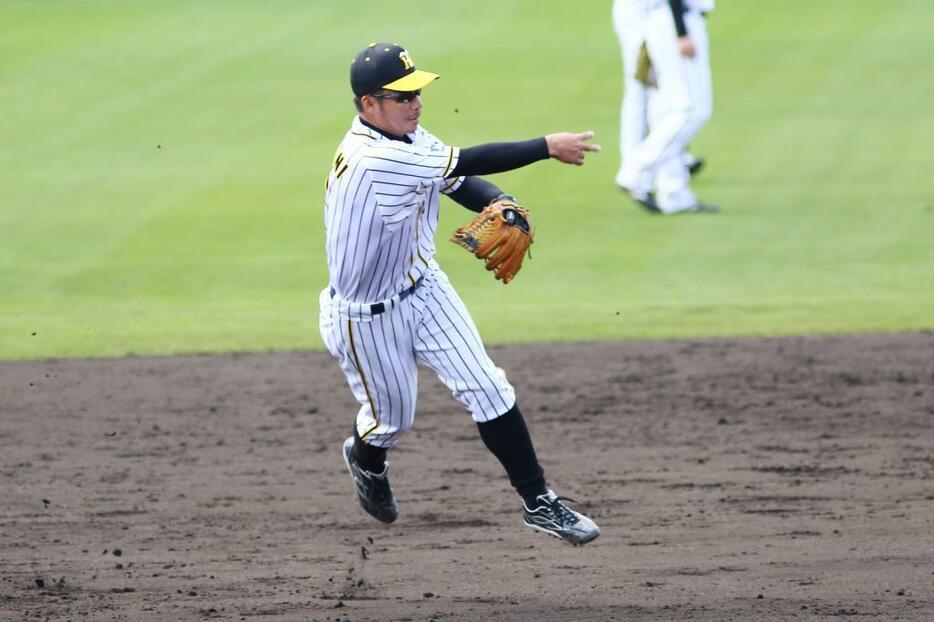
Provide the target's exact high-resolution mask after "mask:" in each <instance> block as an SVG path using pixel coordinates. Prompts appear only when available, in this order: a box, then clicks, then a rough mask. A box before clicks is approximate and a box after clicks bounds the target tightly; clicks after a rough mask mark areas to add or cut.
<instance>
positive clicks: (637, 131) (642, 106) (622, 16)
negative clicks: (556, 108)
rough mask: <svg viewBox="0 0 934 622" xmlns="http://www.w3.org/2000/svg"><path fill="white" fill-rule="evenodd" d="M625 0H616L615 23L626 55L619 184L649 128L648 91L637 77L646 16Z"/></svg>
mask: <svg viewBox="0 0 934 622" xmlns="http://www.w3.org/2000/svg"><path fill="white" fill-rule="evenodd" d="M625 8H626V3H625V2H616V3H614V4H613V27H614V29H615V30H616V35H617V37H618V38H619V45H620V50H621V52H622V57H623V89H624V90H623V103H622V105H621V106H620V113H619V151H620V169H619V172H617V175H616V181H617V185H619V182H620V179H622V177H621V175H622V171H623V169H622V166H623V164H622V163H623V162H625V161H626V160H627V159H629V158H630V157H633V155H634V154H635V152H636V149H637V148H638V146H639V143H641V142H642V139H643V138H645V134H646V131H647V129H648V125H647V120H646V107H647V103H646V100H647V95H646V88H645V86H644V85H643V84H642V83H641V82H639V81H638V80H636V77H635V71H636V65H637V63H638V59H639V49H640V48H641V47H642V40H643V36H642V29H643V27H644V24H643V19H642V18H641V16H639V15H627V14H626V11H625Z"/></svg>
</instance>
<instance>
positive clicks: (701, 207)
mask: <svg viewBox="0 0 934 622" xmlns="http://www.w3.org/2000/svg"><path fill="white" fill-rule="evenodd" d="M719 211H720V206H719V205H714V204H712V203H704V202H702V201H698V202H697V203H694V204H693V205H689V206H688V207H685V208H683V209H679V210H675V211H673V212H670V213H672V214H713V213H715V212H719Z"/></svg>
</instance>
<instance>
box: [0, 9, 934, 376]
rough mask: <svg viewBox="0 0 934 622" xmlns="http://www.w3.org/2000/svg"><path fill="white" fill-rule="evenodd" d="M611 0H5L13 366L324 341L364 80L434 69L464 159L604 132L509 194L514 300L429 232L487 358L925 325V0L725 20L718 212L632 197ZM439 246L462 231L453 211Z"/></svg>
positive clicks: (6, 312)
mask: <svg viewBox="0 0 934 622" xmlns="http://www.w3.org/2000/svg"><path fill="white" fill-rule="evenodd" d="M609 12H610V2H609V1H607V2H596V1H595V2H579V3H570V2H563V1H557V0H554V1H541V0H538V1H535V2H533V1H531V0H528V1H511V2H492V1H487V0H482V1H481V0H477V1H474V2H471V3H460V2H456V3H455V2H437V3H436V2H427V1H423V2H415V1H397V2H392V3H384V2H375V1H372V2H368V1H361V2H356V3H352V4H346V3H338V2H299V1H293V2H285V1H280V2H259V1H249V2H247V1H239V0H238V1H233V0H232V1H229V2H221V1H219V0H215V1H210V2H209V1H201V2H183V1H164V2H143V1H117V0H112V1H106V2H105V1H92V0H89V1H83V2H72V1H68V2H65V1H53V0H46V1H43V2H33V1H29V2H26V1H15V0H6V1H5V2H3V3H0V24H2V32H3V36H2V37H0V118H2V123H0V144H2V145H3V147H2V150H0V292H2V296H0V358H2V359H10V358H35V357H59V356H111V355H122V354H126V353H137V354H144V353H145V354H168V353H175V352H219V351H232V350H237V351H241V350H282V349H284V350H294V349H309V348H310V349H318V348H320V347H321V342H320V338H319V336H318V330H317V298H316V296H317V291H319V290H320V289H321V288H323V287H324V286H325V284H326V282H327V275H326V266H325V259H324V254H323V219H322V207H321V201H322V193H323V180H324V175H325V171H326V168H327V166H328V164H329V162H330V158H331V155H332V154H333V151H334V148H335V147H336V145H337V143H338V142H339V140H340V138H341V137H342V135H343V133H344V131H345V129H346V127H347V125H348V124H349V122H350V120H351V118H352V116H353V114H354V111H353V108H352V104H351V102H350V95H349V87H348V84H347V71H348V65H349V61H350V58H351V57H352V56H353V54H354V53H355V52H356V51H357V50H358V49H359V48H360V47H362V46H363V45H365V44H366V43H368V42H369V41H372V40H386V39H388V40H393V41H397V42H399V43H402V44H404V45H406V46H407V47H408V48H409V50H410V52H411V53H412V55H413V57H414V59H415V61H416V63H417V64H418V65H419V66H420V67H422V68H425V69H428V70H430V71H435V72H437V73H440V74H442V79H441V80H440V81H439V82H437V83H436V84H434V85H432V86H431V87H429V89H428V90H427V91H426V92H425V96H424V98H423V101H424V106H425V109H424V112H423V116H422V122H423V124H424V125H425V126H426V127H428V128H429V129H430V130H431V131H433V132H434V133H436V134H438V135H440V136H442V137H443V138H444V139H446V140H447V141H448V142H450V143H452V144H455V145H461V146H469V145H472V144H478V143H481V142H486V141H489V140H508V139H521V138H528V137H531V136H535V135H541V134H544V133H547V132H552V131H560V130H584V129H593V130H595V131H596V132H597V137H598V142H600V143H601V144H602V145H603V147H604V151H603V152H602V153H601V154H598V155H596V156H592V157H591V158H590V159H589V160H588V162H587V164H586V165H585V166H584V167H583V168H575V167H568V166H562V165H560V164H558V163H556V162H547V163H539V164H536V165H534V166H532V167H529V168H527V169H523V170H521V171H516V172H513V173H509V174H505V175H500V176H498V177H497V178H495V181H496V182H497V183H498V184H499V185H500V186H501V187H503V188H504V189H506V190H507V191H511V192H512V193H513V194H515V195H517V196H518V197H519V198H520V199H521V200H522V201H523V202H524V203H526V204H527V205H528V206H530V207H532V209H533V216H534V219H535V224H536V227H537V235H536V243H535V246H534V247H533V259H532V261H530V262H527V264H526V267H525V268H524V270H523V272H522V273H521V274H520V275H519V277H518V278H517V279H516V281H514V282H513V283H512V284H510V285H509V286H506V287H504V286H502V285H501V284H499V283H498V282H494V281H493V279H492V278H491V276H490V274H489V273H487V272H485V271H484V270H482V269H481V266H480V265H479V263H478V262H477V261H476V260H473V259H472V258H470V257H469V256H468V255H467V253H465V252H464V251H463V250H460V249H458V248H457V247H455V246H454V245H452V244H449V243H447V242H446V241H445V240H444V239H443V238H442V237H441V236H439V239H438V246H439V255H440V261H441V263H442V265H443V266H444V267H445V268H446V270H447V271H448V273H449V274H450V275H451V278H452V280H453V281H454V283H455V285H456V286H457V287H458V289H459V291H460V292H461V295H462V296H463V297H464V299H465V300H466V301H467V303H468V306H469V307H470V308H471V310H472V311H473V313H474V316H475V318H476V320H477V323H478V325H479V326H480V329H481V332H482V333H483V334H484V336H485V337H486V339H487V341H488V342H490V343H504V342H515V341H519V340H528V341H531V340H534V341H540V340H595V339H634V338H662V337H684V336H698V337H699V336H724V335H777V334H807V333H831V332H867V331H904V330H917V329H934V152H932V144H934V116H932V115H931V114H930V110H931V102H932V101H934V72H931V71H929V70H928V64H929V63H928V61H926V60H925V59H930V58H932V57H934V38H932V37H931V36H930V24H931V22H932V20H934V5H932V4H931V2H930V0H888V1H886V2H881V1H879V0H821V1H820V2H815V1H813V0H782V1H779V0H763V1H762V2H748V1H745V2H744V1H741V0H720V2H718V6H717V11H716V12H715V13H714V14H713V15H712V16H711V20H710V22H709V26H710V33H711V39H712V64H713V71H714V84H715V110H714V117H713V120H712V121H711V123H710V124H709V125H708V126H707V127H706V128H705V129H704V130H702V132H701V134H700V135H699V136H698V138H697V140H696V141H695V143H694V151H695V152H697V153H700V154H702V155H704V156H706V158H707V159H708V163H709V166H708V168H707V169H706V170H705V172H704V173H703V175H702V176H701V177H700V178H699V179H698V180H697V182H696V184H695V187H696V190H697V191H698V193H699V194H700V195H701V196H702V197H704V198H705V199H707V200H711V201H715V202H719V203H720V204H722V205H723V206H724V212H723V213H721V214H718V215H714V216H708V215H690V216H678V217H669V218H659V217H652V216H650V215H648V214H643V213H641V212H640V211H638V210H637V209H636V208H635V207H633V206H632V205H631V204H630V203H628V202H627V201H626V200H625V199H624V198H623V197H622V196H621V195H619V194H618V193H617V191H616V189H615V187H614V185H613V174H614V173H615V169H616V167H617V165H618V155H617V139H616V136H617V132H618V110H619V103H620V95H621V78H620V71H621V67H620V60H619V51H618V46H617V42H616V39H615V35H614V34H613V31H612V26H611V22H610V17H609ZM446 206H447V207H448V208H449V209H447V211H446V213H445V214H444V216H443V218H442V223H441V226H440V231H442V232H444V231H448V230H450V229H453V228H454V227H455V226H457V225H458V224H461V223H462V222H464V221H466V220H467V219H468V217H469V216H470V213H469V212H467V211H465V210H463V209H461V208H460V207H458V206H456V205H455V204H454V203H452V202H447V203H446Z"/></svg>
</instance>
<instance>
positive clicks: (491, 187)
mask: <svg viewBox="0 0 934 622" xmlns="http://www.w3.org/2000/svg"><path fill="white" fill-rule="evenodd" d="M501 194H503V191H502V190H500V189H499V188H498V187H497V186H496V184H494V183H491V182H488V181H487V180H485V179H483V178H482V177H467V178H466V179H464V182H463V183H462V184H461V185H460V188H458V189H457V190H455V191H454V192H451V193H450V194H448V196H449V197H451V198H452V199H454V200H455V201H457V202H458V203H460V204H461V205H463V206H464V207H466V208H467V209H469V210H470V211H472V212H478V213H479V212H482V211H483V208H484V207H486V206H487V205H489V204H490V203H491V202H492V201H493V199H495V198H496V197H498V196H499V195H501Z"/></svg>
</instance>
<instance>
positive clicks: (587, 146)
mask: <svg viewBox="0 0 934 622" xmlns="http://www.w3.org/2000/svg"><path fill="white" fill-rule="evenodd" d="M582 149H583V150H584V151H593V152H598V151H600V145H592V144H590V143H586V144H584V146H583V147H582Z"/></svg>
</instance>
